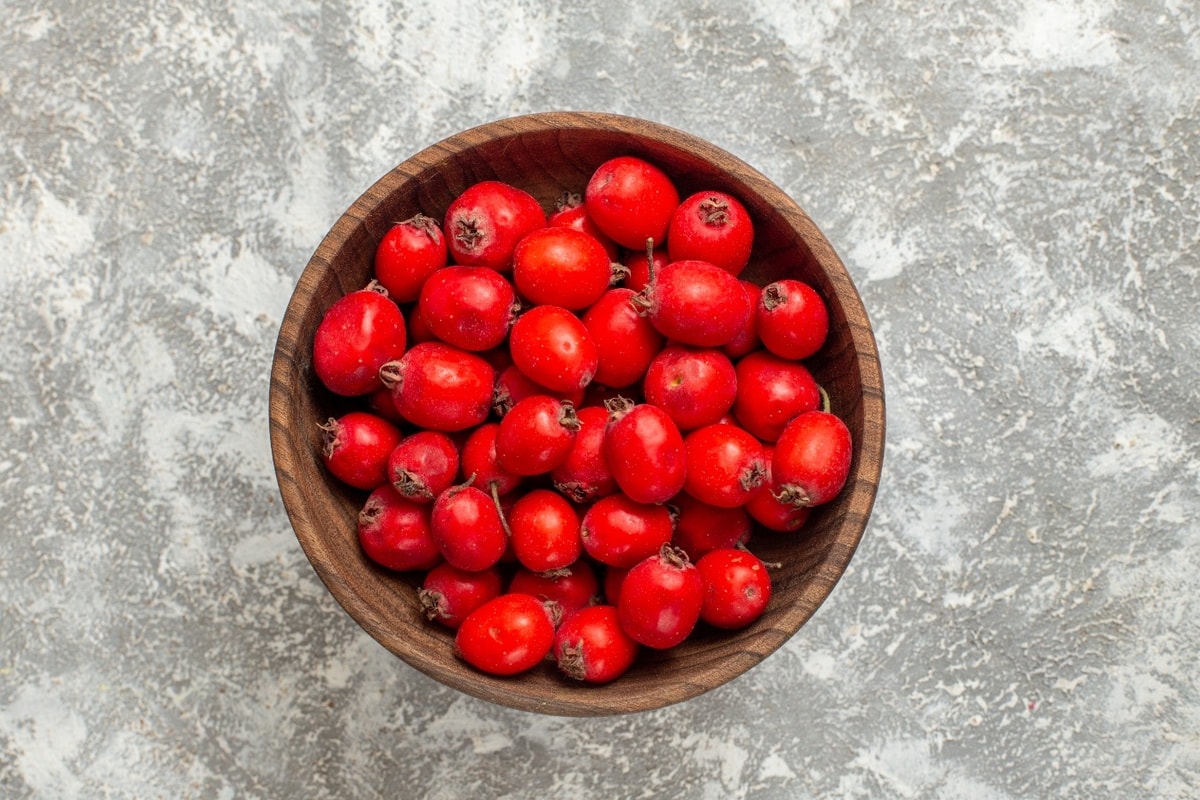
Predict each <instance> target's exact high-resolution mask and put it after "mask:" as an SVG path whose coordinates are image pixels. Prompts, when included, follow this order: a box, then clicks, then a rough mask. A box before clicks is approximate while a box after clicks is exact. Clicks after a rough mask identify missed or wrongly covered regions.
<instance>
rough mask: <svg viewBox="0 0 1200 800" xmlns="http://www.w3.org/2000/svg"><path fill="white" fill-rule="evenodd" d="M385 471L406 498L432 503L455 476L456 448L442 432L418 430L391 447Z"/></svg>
mask: <svg viewBox="0 0 1200 800" xmlns="http://www.w3.org/2000/svg"><path fill="white" fill-rule="evenodd" d="M387 474H388V481H389V482H391V484H392V485H393V486H394V487H396V491H398V492H400V494H402V495H404V496H405V497H406V498H408V499H409V500H412V501H414V502H417V503H432V502H433V499H434V498H435V497H437V496H438V495H439V494H441V493H442V492H443V491H445V490H446V489H448V488H450V486H451V484H453V483H454V479H455V477H457V475H458V448H457V447H456V446H455V445H454V441H453V440H452V439H451V438H450V437H449V436H447V435H446V434H444V433H440V432H438V431H417V432H416V433H414V434H412V435H410V436H407V437H405V438H404V439H403V440H402V441H401V442H400V444H398V445H396V447H395V449H394V450H392V453H391V455H390V456H388V465H387Z"/></svg>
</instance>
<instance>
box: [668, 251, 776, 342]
mask: <svg viewBox="0 0 1200 800" xmlns="http://www.w3.org/2000/svg"><path fill="white" fill-rule="evenodd" d="M646 292H647V296H646V300H647V302H648V303H649V306H648V308H647V312H646V313H647V316H648V317H649V318H650V322H651V323H652V324H653V325H654V327H655V328H657V329H658V332H659V333H661V334H662V335H663V336H665V337H667V338H668V339H672V340H674V341H676V342H679V343H681V344H690V345H693V346H696V347H721V346H722V345H725V344H728V343H729V342H731V341H732V340H733V339H734V337H736V336H737V335H738V334H739V333H741V332H742V330H743V329H744V328H745V327H746V320H747V318H748V317H749V316H750V313H751V310H752V309H751V306H750V301H749V298H747V297H746V292H745V290H743V289H742V285H741V283H740V282H739V281H738V279H737V278H735V277H734V276H733V275H731V274H729V273H728V272H726V271H725V270H723V269H721V268H720V267H718V266H716V265H715V264H710V263H708V262H707V261H672V262H671V263H669V264H667V265H666V266H665V267H663V268H662V269H661V270H659V271H658V272H657V273H656V274H655V276H654V280H653V282H652V283H651V284H650V286H649V287H647V289H646Z"/></svg>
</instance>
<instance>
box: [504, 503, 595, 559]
mask: <svg viewBox="0 0 1200 800" xmlns="http://www.w3.org/2000/svg"><path fill="white" fill-rule="evenodd" d="M508 528H509V531H511V536H510V537H509V545H510V546H511V547H512V551H513V554H514V555H515V556H516V558H517V561H518V562H519V563H520V564H522V565H523V566H525V567H526V568H528V569H530V570H532V571H534V572H549V571H550V570H555V569H562V568H564V567H569V566H570V565H571V564H574V563H575V561H576V560H577V559H578V558H579V556H580V555H581V554H582V553H583V540H582V539H581V538H580V533H579V512H577V511H576V510H575V507H574V506H573V505H571V501H570V500H568V499H567V498H565V497H563V496H562V495H561V494H559V493H558V492H556V491H553V490H551V489H531V490H530V491H528V492H526V493H525V494H523V495H522V496H521V497H518V498H517V501H516V502H515V503H513V507H512V510H511V511H509V512H508Z"/></svg>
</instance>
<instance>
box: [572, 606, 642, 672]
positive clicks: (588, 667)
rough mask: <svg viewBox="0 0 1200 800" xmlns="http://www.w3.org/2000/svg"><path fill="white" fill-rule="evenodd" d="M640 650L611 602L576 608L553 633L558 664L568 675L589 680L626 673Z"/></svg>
mask: <svg viewBox="0 0 1200 800" xmlns="http://www.w3.org/2000/svg"><path fill="white" fill-rule="evenodd" d="M638 650H639V648H638V644H637V642H635V641H634V640H633V639H631V638H629V635H628V634H627V633H625V630H624V629H623V628H622V627H621V623H620V621H619V620H618V618H617V609H616V608H615V607H614V606H611V605H599V606H590V607H589V608H585V609H582V610H580V611H577V612H576V613H574V614H572V615H570V616H569V617H567V618H566V619H565V620H564V621H563V623H562V624H561V625H560V626H559V627H558V631H557V632H556V633H555V637H554V660H555V662H556V663H557V664H558V668H559V669H560V670H562V672H563V674H565V675H566V676H567V677H569V678H574V679H575V680H578V681H585V682H587V683H596V684H600V683H609V682H611V681H614V680H616V679H617V678H619V677H620V676H621V675H624V674H625V672H627V671H628V670H629V668H630V667H631V666H633V662H634V661H635V660H636V659H637V654H638Z"/></svg>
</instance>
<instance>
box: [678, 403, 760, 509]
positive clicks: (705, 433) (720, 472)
mask: <svg viewBox="0 0 1200 800" xmlns="http://www.w3.org/2000/svg"><path fill="white" fill-rule="evenodd" d="M683 444H684V447H685V449H686V451H687V475H686V478H685V480H684V483H683V489H684V491H685V492H687V493H688V494H690V495H691V496H692V497H695V498H696V499H697V500H701V501H703V502H705V503H708V504H709V505H712V506H716V507H718V508H738V507H740V506H744V505H745V504H746V503H747V502H749V500H750V498H752V497H754V495H755V494H756V493H757V492H758V490H759V488H760V487H761V486H763V484H764V482H765V481H766V478H767V475H768V466H767V461H766V457H765V455H764V452H763V446H762V443H761V442H759V441H758V439H755V438H754V437H753V436H752V435H750V434H749V433H747V432H746V430H745V429H743V428H740V427H738V426H736V425H721V424H714V425H706V426H705V427H703V428H697V429H696V430H694V431H692V432H691V433H689V434H688V435H687V437H686V438H685V439H684V440H683Z"/></svg>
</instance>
